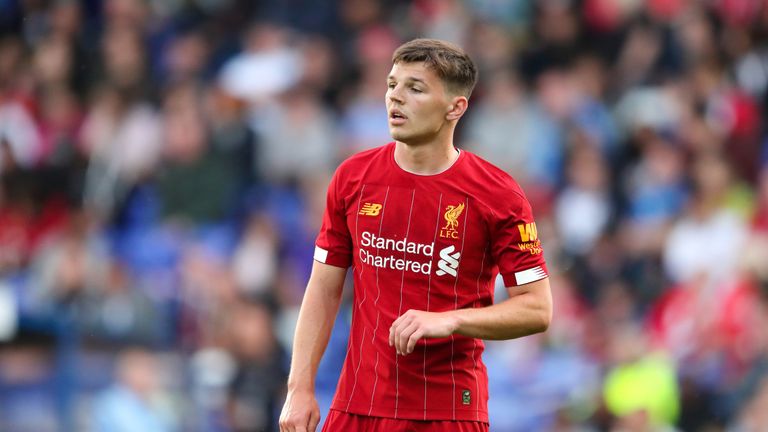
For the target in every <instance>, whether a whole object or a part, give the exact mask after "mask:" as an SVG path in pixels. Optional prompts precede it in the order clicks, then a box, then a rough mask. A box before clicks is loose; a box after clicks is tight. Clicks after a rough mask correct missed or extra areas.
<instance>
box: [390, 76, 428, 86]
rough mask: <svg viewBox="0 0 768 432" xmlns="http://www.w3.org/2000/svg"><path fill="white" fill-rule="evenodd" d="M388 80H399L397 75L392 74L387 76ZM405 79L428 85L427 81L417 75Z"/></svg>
mask: <svg viewBox="0 0 768 432" xmlns="http://www.w3.org/2000/svg"><path fill="white" fill-rule="evenodd" d="M387 81H397V80H396V79H395V77H394V76H393V75H390V76H388V77H387ZM405 81H406V82H407V81H414V82H417V83H420V84H423V85H427V82H426V81H424V80H423V79H421V78H416V77H406V78H405Z"/></svg>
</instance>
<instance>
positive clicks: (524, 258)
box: [491, 192, 548, 287]
mask: <svg viewBox="0 0 768 432" xmlns="http://www.w3.org/2000/svg"><path fill="white" fill-rule="evenodd" d="M510 198H511V199H512V200H513V201H511V202H510V203H509V205H507V206H503V207H501V206H500V207H499V208H498V212H495V214H494V218H493V220H492V222H491V253H492V255H493V258H494V260H495V262H496V264H497V265H498V267H499V273H500V274H501V276H502V277H503V278H504V285H505V286H507V287H511V286H518V285H524V284H527V283H531V282H536V281H537V280H540V279H544V278H546V277H547V276H548V272H547V266H546V263H545V262H544V251H543V249H542V247H541V240H539V234H538V230H537V228H536V222H535V221H534V220H533V211H532V210H531V205H530V203H529V202H528V200H527V199H526V198H525V196H523V195H521V194H518V193H514V192H511V197H510Z"/></svg>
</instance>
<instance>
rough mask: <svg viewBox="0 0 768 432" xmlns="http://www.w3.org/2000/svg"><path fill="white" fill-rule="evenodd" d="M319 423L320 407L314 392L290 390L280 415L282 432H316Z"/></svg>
mask: <svg viewBox="0 0 768 432" xmlns="http://www.w3.org/2000/svg"><path fill="white" fill-rule="evenodd" d="M318 423H320V407H319V406H318V405H317V400H316V399H315V394H314V392H313V391H309V390H289V391H288V396H287V397H286V398H285V405H283V412H281V413H280V432H315V429H317V425H318Z"/></svg>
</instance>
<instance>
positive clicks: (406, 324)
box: [389, 278, 552, 355]
mask: <svg viewBox="0 0 768 432" xmlns="http://www.w3.org/2000/svg"><path fill="white" fill-rule="evenodd" d="M507 290H508V291H509V295H510V298H508V299H506V300H504V301H503V302H500V303H497V304H494V305H491V306H487V307H484V308H469V309H458V310H454V311H447V312H425V311H419V310H413V309H411V310H409V311H408V312H406V313H404V314H403V315H401V316H400V317H399V318H398V319H396V320H395V322H394V323H392V327H390V332H389V344H390V345H393V346H394V347H395V349H396V350H397V353H398V354H401V355H405V354H409V353H411V352H412V351H413V348H414V347H415V346H416V342H417V341H418V340H419V339H421V338H423V337H428V338H435V337H447V336H450V335H452V334H460V335H464V336H469V337H474V338H479V339H494V340H502V339H514V338H518V337H522V336H527V335H530V334H534V333H540V332H543V331H545V330H546V329H547V328H548V327H549V323H550V321H551V320H552V293H551V291H550V287H549V278H544V279H542V280H539V281H536V282H531V283H529V284H526V285H521V286H518V287H514V288H507Z"/></svg>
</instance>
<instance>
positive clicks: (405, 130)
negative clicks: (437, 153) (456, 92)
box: [386, 63, 451, 144]
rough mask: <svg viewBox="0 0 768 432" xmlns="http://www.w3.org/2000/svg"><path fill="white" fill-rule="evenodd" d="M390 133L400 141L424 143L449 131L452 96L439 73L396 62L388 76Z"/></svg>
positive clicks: (423, 67) (411, 64) (387, 99)
mask: <svg viewBox="0 0 768 432" xmlns="http://www.w3.org/2000/svg"><path fill="white" fill-rule="evenodd" d="M386 103H387V113H388V114H389V121H388V122H389V133H390V134H391V135H392V138H394V139H395V140H397V141H400V142H404V143H406V144H421V143H427V142H430V141H432V140H433V139H434V138H435V137H437V136H438V134H440V133H441V132H442V131H445V130H446V128H447V126H448V125H449V123H450V121H449V120H448V118H447V114H448V112H449V111H450V109H451V97H450V96H449V95H448V93H447V91H446V89H445V85H444V84H443V82H442V80H441V79H440V77H438V76H437V73H435V72H434V71H432V70H431V69H429V68H427V67H426V66H425V65H424V63H396V64H395V65H394V66H392V70H391V71H390V73H389V77H387V96H386Z"/></svg>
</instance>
